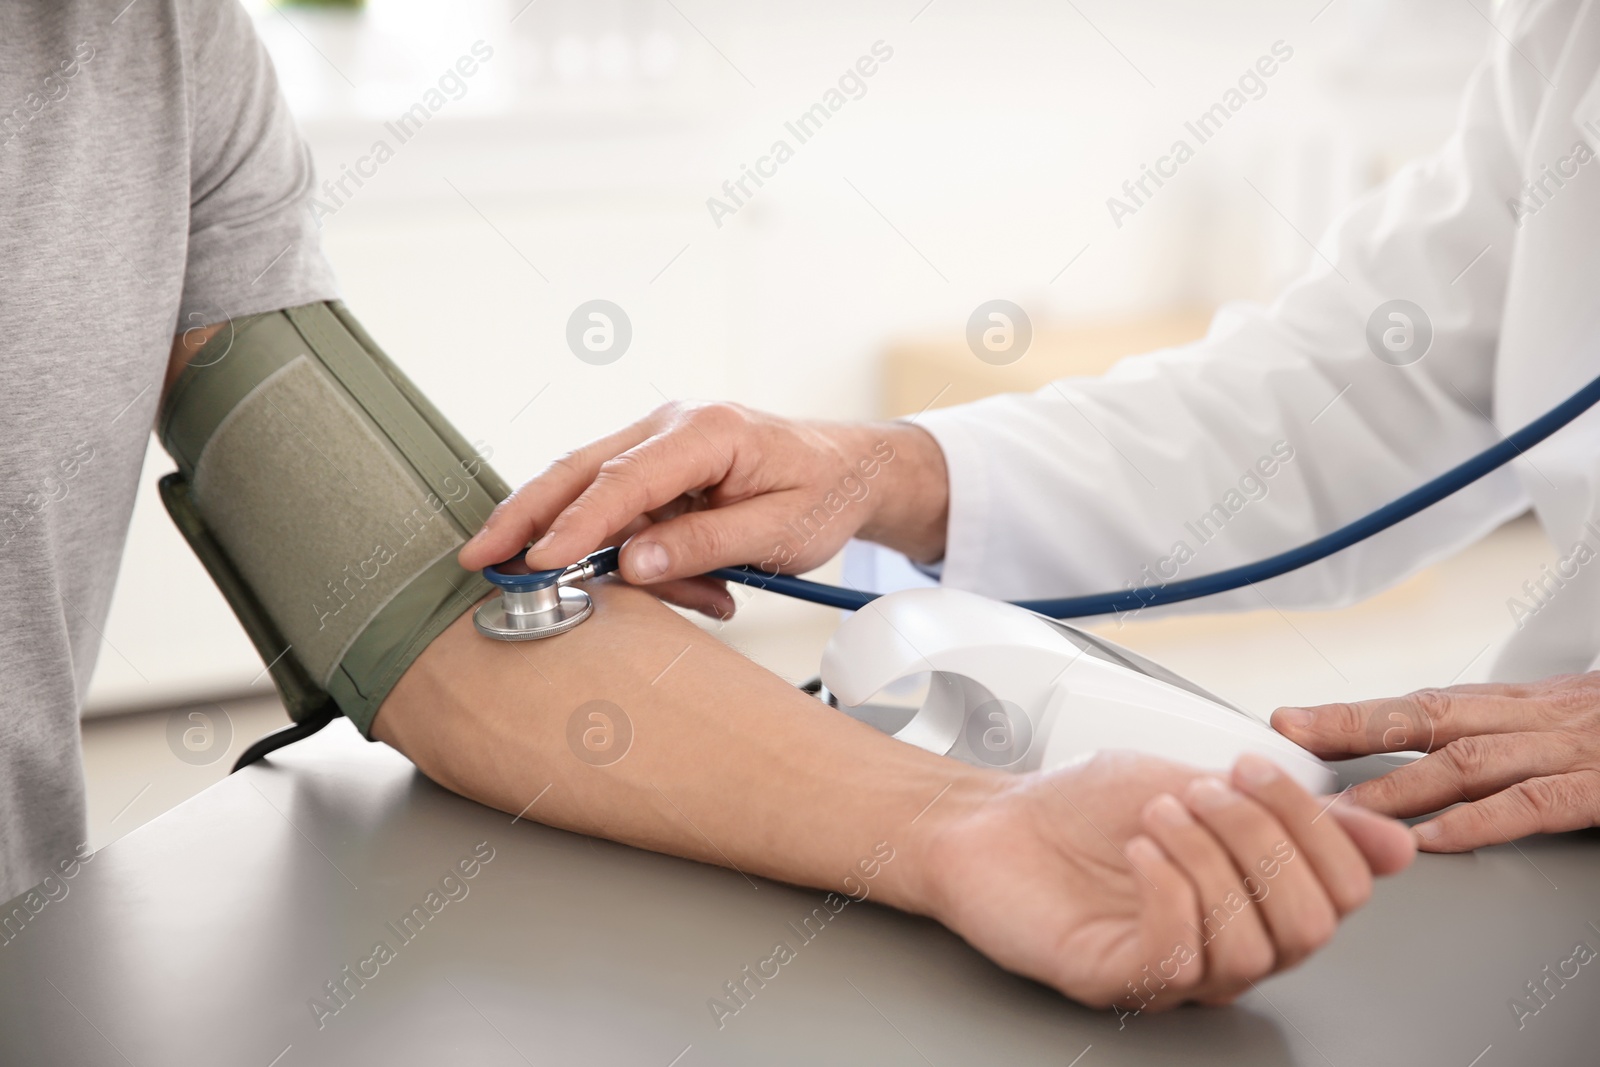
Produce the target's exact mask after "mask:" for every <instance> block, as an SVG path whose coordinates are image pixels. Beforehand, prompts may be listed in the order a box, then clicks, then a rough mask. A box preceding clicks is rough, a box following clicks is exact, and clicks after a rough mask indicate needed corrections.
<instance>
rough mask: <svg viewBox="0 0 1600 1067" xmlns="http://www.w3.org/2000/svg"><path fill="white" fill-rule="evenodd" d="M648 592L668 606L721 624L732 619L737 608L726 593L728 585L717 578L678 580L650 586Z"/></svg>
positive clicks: (727, 592) (731, 596)
mask: <svg viewBox="0 0 1600 1067" xmlns="http://www.w3.org/2000/svg"><path fill="white" fill-rule="evenodd" d="M650 592H651V593H652V594H653V595H655V596H657V597H659V598H660V599H662V600H665V601H666V602H667V603H669V604H676V605H678V607H680V608H688V609H689V610H690V611H698V612H699V613H700V614H702V615H707V616H710V617H711V618H713V619H717V620H718V621H721V622H726V621H727V620H729V619H731V618H733V614H734V611H735V609H736V608H737V607H738V604H737V603H736V602H735V601H734V599H733V594H732V593H730V592H729V591H728V583H727V582H724V581H721V580H719V579H717V578H703V577H702V578H680V579H678V580H677V581H675V582H662V583H660V584H658V585H652V586H651V587H650Z"/></svg>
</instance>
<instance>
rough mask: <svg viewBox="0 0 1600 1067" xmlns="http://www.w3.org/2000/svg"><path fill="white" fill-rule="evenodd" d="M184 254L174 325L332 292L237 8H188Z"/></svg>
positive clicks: (282, 112)
mask: <svg viewBox="0 0 1600 1067" xmlns="http://www.w3.org/2000/svg"><path fill="white" fill-rule="evenodd" d="M185 21H186V27H185V29H186V37H187V42H186V45H187V47H186V52H187V59H188V70H189V77H188V79H187V85H186V91H187V95H188V104H189V114H190V128H189V137H190V148H189V205H190V206H189V257H188V266H187V269H186V271H185V277H184V284H183V306H182V310H181V312H180V320H179V321H180V325H181V326H184V327H187V326H197V325H201V324H202V323H203V322H204V323H211V322H220V321H224V320H225V319H228V318H237V317H239V316H242V315H250V314H254V313H256V312H260V311H272V310H275V309H277V308H283V307H293V306H295V305H297V304H307V303H311V302H313V301H317V300H329V299H333V298H334V297H336V296H337V295H338V292H337V286H336V284H335V282H334V277H333V270H332V268H330V267H329V265H328V262H327V260H326V259H325V258H324V257H323V254H322V247H321V242H320V240H319V239H318V232H317V227H316V224H315V223H314V221H313V220H312V218H311V215H310V212H309V211H308V210H307V204H308V200H309V198H310V196H311V193H312V189H313V186H314V184H315V177H314V172H313V167H312V162H311V153H310V151H309V150H308V149H307V147H306V144H305V142H304V141H303V140H302V139H301V137H300V131H299V129H298V128H297V127H296V125H295V122H294V118H293V116H292V115H291V114H290V113H289V106H288V103H287V101H285V100H284V97H283V93H282V92H281V91H280V90H279V87H278V78H277V74H276V72H275V71H274V70H273V67H272V60H271V58H270V57H269V56H268V55H267V51H266V49H265V47H263V45H262V43H261V40H260V38H258V37H257V36H256V32H255V27H254V25H253V24H252V23H251V21H250V17H249V15H247V14H246V13H245V11H244V9H243V8H242V7H240V6H239V4H238V2H237V0H223V2H221V3H218V2H217V0H195V2H194V3H191V4H189V5H188V15H187V18H186V20H185Z"/></svg>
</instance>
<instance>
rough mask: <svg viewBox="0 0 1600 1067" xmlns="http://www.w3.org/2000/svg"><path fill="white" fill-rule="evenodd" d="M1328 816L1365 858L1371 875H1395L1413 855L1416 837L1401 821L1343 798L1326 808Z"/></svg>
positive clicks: (1413, 857) (1409, 863)
mask: <svg viewBox="0 0 1600 1067" xmlns="http://www.w3.org/2000/svg"><path fill="white" fill-rule="evenodd" d="M1328 817H1329V818H1331V819H1338V820H1339V825H1340V826H1342V827H1344V832H1345V833H1347V834H1349V835H1350V840H1351V841H1353V842H1354V843H1355V846H1356V848H1358V849H1360V850H1361V854H1362V855H1363V856H1365V857H1366V860H1367V867H1368V868H1369V869H1370V870H1371V871H1372V873H1373V874H1376V875H1385V874H1397V873H1399V872H1400V871H1403V870H1405V869H1406V868H1407V867H1409V866H1411V861H1412V860H1414V859H1416V858H1417V841H1416V838H1415V837H1413V836H1412V835H1411V831H1410V830H1408V829H1406V827H1405V825H1404V824H1403V823H1397V822H1395V821H1394V820H1393V819H1387V818H1384V817H1383V816H1382V815H1378V814H1376V813H1375V812H1370V811H1367V810H1366V809H1365V808H1358V807H1356V806H1355V805H1354V804H1350V803H1347V802H1345V801H1343V800H1340V801H1338V802H1337V803H1335V804H1334V805H1333V807H1331V808H1329V809H1328Z"/></svg>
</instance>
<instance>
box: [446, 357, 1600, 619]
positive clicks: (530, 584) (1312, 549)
mask: <svg viewBox="0 0 1600 1067" xmlns="http://www.w3.org/2000/svg"><path fill="white" fill-rule="evenodd" d="M1597 401H1600V377H1597V378H1595V379H1594V380H1593V381H1591V382H1589V384H1587V385H1585V386H1584V387H1583V388H1582V389H1579V390H1578V391H1577V392H1576V393H1574V394H1572V396H1570V397H1568V398H1567V399H1566V400H1563V401H1562V402H1561V403H1559V404H1557V405H1556V406H1555V407H1553V408H1551V409H1550V410H1549V411H1547V412H1545V413H1544V414H1543V415H1541V416H1539V417H1538V418H1537V419H1534V420H1533V421H1532V422H1530V423H1528V425H1526V426H1524V427H1523V428H1522V429H1520V430H1518V431H1517V432H1516V433H1513V434H1512V435H1510V436H1509V437H1506V438H1504V439H1503V440H1501V441H1500V442H1499V443H1498V444H1496V445H1493V446H1492V447H1490V448H1486V449H1484V450H1483V451H1482V452H1480V453H1478V454H1477V455H1475V456H1473V457H1472V458H1471V459H1469V460H1467V461H1466V462H1464V463H1462V464H1460V465H1458V466H1455V467H1452V468H1451V469H1450V470H1448V471H1445V472H1444V473H1443V474H1441V475H1439V476H1438V477H1436V478H1434V479H1432V480H1431V481H1428V482H1425V483H1423V484H1422V485H1420V486H1418V487H1417V488H1415V489H1413V490H1411V492H1409V493H1406V494H1405V495H1404V496H1401V497H1399V498H1398V499H1396V500H1392V501H1390V502H1389V503H1387V504H1385V505H1384V506H1383V507H1381V508H1378V509H1377V510H1376V511H1373V512H1371V513H1370V514H1367V515H1363V516H1362V517H1361V518H1359V519H1356V520H1355V521H1353V522H1350V523H1347V524H1346V525H1344V526H1341V527H1339V528H1338V529H1337V530H1334V531H1333V532H1331V533H1327V534H1324V535H1322V536H1321V537H1318V538H1316V539H1315V540H1313V541H1309V542H1307V543H1306V544H1303V545H1301V546H1299V547H1298V548H1291V549H1289V550H1288V551H1287V552H1280V553H1278V554H1277V555H1275V556H1269V557H1268V558H1266V559H1263V560H1257V561H1256V562H1254V563H1246V564H1243V565H1241V566H1238V567H1230V568H1229V569H1227V570H1222V571H1217V572H1216V573H1214V574H1203V575H1200V576H1199V577H1195V578H1186V579H1184V580H1182V581H1177V582H1168V583H1166V584H1165V585H1153V586H1145V587H1141V588H1128V589H1120V590H1117V591H1115V592H1110V593H1092V594H1089V595H1086V596H1075V597H1060V598H1055V599H1047V600H1018V601H1013V603H1015V604H1016V605H1017V606H1018V607H1021V608H1027V609H1028V610H1030V611H1036V612H1038V613H1039V614H1041V615H1048V616H1049V617H1050V618H1053V619H1077V618H1083V617H1085V616H1090V615H1112V614H1120V613H1125V612H1130V611H1137V610H1139V609H1141V608H1151V607H1159V606H1161V605H1164V604H1176V603H1179V602H1180V601H1184V600H1193V599H1195V598H1197V597H1203V596H1212V595H1214V594H1216V593H1225V592H1228V591H1229V590H1232V589H1240V588H1243V587H1245V586H1247V585H1254V584H1256V583H1257V582H1264V581H1266V580H1268V579H1269V578H1276V577H1278V576H1279V575H1281V574H1287V573H1288V572H1290V571H1295V570H1299V569H1300V568H1301V567H1306V566H1309V565H1310V564H1312V563H1316V562H1317V561H1318V560H1322V559H1326V558H1327V557H1328V556H1331V555H1333V554H1334V553H1335V552H1338V551H1340V550H1342V549H1345V548H1349V547H1350V546H1351V545H1354V544H1358V543H1360V542H1362V541H1365V540H1367V539H1368V538H1369V537H1372V536H1373V535H1375V534H1377V533H1380V532H1382V531H1384V530H1387V529H1388V528H1389V527H1391V526H1393V525H1395V524H1396V523H1398V522H1402V521H1404V520H1406V519H1409V518H1410V517H1411V516H1413V515H1415V514H1416V513H1417V512H1419V511H1422V510H1423V509H1424V508H1428V507H1431V506H1432V505H1434V504H1437V503H1438V502H1439V501H1441V500H1443V499H1444V498H1445V497H1447V496H1450V495H1451V494H1452V493H1456V492H1458V491H1460V490H1461V489H1464V488H1466V487H1467V486H1469V485H1471V484H1472V483H1473V482H1475V481H1477V480H1478V479H1480V478H1482V477H1484V476H1485V475H1487V474H1489V473H1490V472H1492V471H1495V470H1498V469H1499V468H1501V467H1503V466H1505V465H1506V464H1507V463H1509V462H1511V461H1512V460H1513V459H1516V458H1517V457H1518V456H1520V455H1522V454H1523V453H1524V452H1526V451H1528V449H1530V448H1532V447H1533V446H1535V445H1537V444H1538V443H1539V442H1541V441H1543V440H1544V439H1545V438H1547V437H1549V436H1550V435H1551V434H1553V433H1555V432H1556V431H1557V430H1559V429H1561V428H1562V427H1563V426H1566V425H1567V424H1568V423H1570V422H1572V420H1573V419H1576V418H1577V417H1578V416H1579V415H1581V414H1583V413H1584V412H1585V411H1587V410H1589V409H1590V408H1591V407H1593V406H1594V405H1595V403H1596V402H1597ZM618 551H619V550H618V548H616V547H612V548H606V549H602V550H600V551H599V552H596V553H594V554H593V555H591V556H588V557H586V558H584V559H582V560H579V561H578V562H577V563H574V564H573V565H572V566H570V567H567V568H565V569H561V570H548V571H534V572H532V573H527V574H517V573H515V570H514V568H515V565H517V564H518V563H519V562H520V560H521V554H520V553H519V554H518V555H517V556H515V557H513V558H512V559H509V560H506V561H505V562H504V563H498V564H495V565H494V566H492V567H485V568H484V569H483V576H484V577H485V578H487V579H488V580H489V581H490V582H492V583H493V584H495V585H496V586H498V587H499V588H500V597H499V599H498V600H491V601H485V602H484V604H483V605H481V606H480V607H479V608H478V610H477V612H476V613H475V614H474V616H473V622H474V624H475V625H476V626H477V628H478V632H479V633H481V634H483V635H484V636H486V637H492V638H495V639H496V640H499V641H531V640H536V639H538V638H541V637H554V636H555V635H556V634H561V633H566V632H567V631H568V630H570V629H572V628H573V627H574V626H577V625H578V624H579V623H581V622H582V621H583V620H584V619H586V618H588V617H589V615H590V614H591V613H592V612H593V611H594V602H593V600H592V599H591V598H590V597H589V594H588V593H586V592H585V591H583V590H582V589H577V588H574V585H575V584H576V583H579V582H585V581H588V580H589V579H591V578H595V577H598V576H599V575H602V574H608V573H610V572H611V571H614V570H616V569H617V554H618ZM508 567H509V568H513V569H511V570H508V569H507V568H508ZM710 576H711V577H713V578H723V579H726V580H727V581H730V582H740V583H742V584H744V585H750V586H755V587H756V588H758V589H766V590H768V591H769V592H773V593H781V594H783V595H784V596H790V597H795V598H796V599H799V600H808V601H810V602H812V603H814V604H823V605H826V606H828V607H834V608H843V609H845V610H847V611H857V610H859V609H861V608H863V607H865V606H866V605H867V604H869V603H871V602H872V601H873V600H876V599H877V598H878V597H879V596H880V595H882V594H879V593H869V592H863V591H861V590H858V589H843V588H841V587H839V586H836V585H825V584H823V583H821V582H812V581H807V580H806V579H804V578H795V577H792V576H790V575H787V574H772V573H769V572H767V571H764V570H761V569H759V568H756V567H749V566H743V567H723V568H721V569H719V570H714V571H712V572H711V573H710Z"/></svg>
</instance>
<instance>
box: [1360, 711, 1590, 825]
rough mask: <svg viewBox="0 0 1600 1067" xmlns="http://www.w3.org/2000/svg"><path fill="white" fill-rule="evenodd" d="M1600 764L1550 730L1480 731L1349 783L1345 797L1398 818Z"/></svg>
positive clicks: (1425, 812) (1423, 813)
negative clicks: (1357, 781)
mask: <svg viewBox="0 0 1600 1067" xmlns="http://www.w3.org/2000/svg"><path fill="white" fill-rule="evenodd" d="M1585 766H1590V767H1597V766H1600V758H1597V754H1596V753H1595V752H1593V751H1590V752H1585V751H1584V750H1583V748H1582V746H1580V745H1574V744H1573V743H1572V738H1570V737H1567V736H1565V735H1563V734H1558V733H1551V732H1544V731H1541V732H1538V733H1525V734H1479V735H1475V736H1472V737H1462V738H1457V739H1456V740H1454V741H1451V742H1450V743H1449V744H1447V745H1445V746H1444V747H1442V748H1438V749H1435V750H1434V751H1433V752H1432V753H1431V754H1429V755H1426V756H1424V757H1422V758H1421V759H1419V760H1417V761H1415V762H1414V763H1409V764H1406V765H1405V766H1403V767H1399V768H1397V769H1396V770H1392V771H1390V772H1389V773H1388V774H1385V775H1383V776H1382V777H1381V778H1373V779H1371V780H1370V781H1366V782H1362V783H1360V784H1359V785H1356V786H1353V787H1352V788H1351V789H1350V791H1349V792H1348V793H1347V794H1346V798H1347V799H1348V800H1350V801H1352V802H1354V803H1356V804H1360V805H1361V806H1362V807H1364V808H1370V809H1371V810H1373V811H1378V812H1382V813H1383V814H1385V815H1392V816H1395V817H1397V818H1401V819H1408V818H1411V817H1412V816H1414V815H1426V814H1428V813H1429V812H1431V811H1438V810H1439V809H1440V808H1447V807H1449V806H1450V805H1451V804H1459V803H1460V802H1462V801H1464V800H1481V799H1482V798H1484V797H1486V796H1490V795H1492V794H1494V793H1498V792H1500V791H1501V790H1502V789H1507V788H1509V787H1511V786H1513V785H1516V784H1517V783H1518V782H1521V781H1525V780H1527V779H1529V778H1538V777H1540V776H1543V775H1548V774H1561V773H1564V772H1566V771H1572V770H1580V769H1582V768H1584V767H1585Z"/></svg>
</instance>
